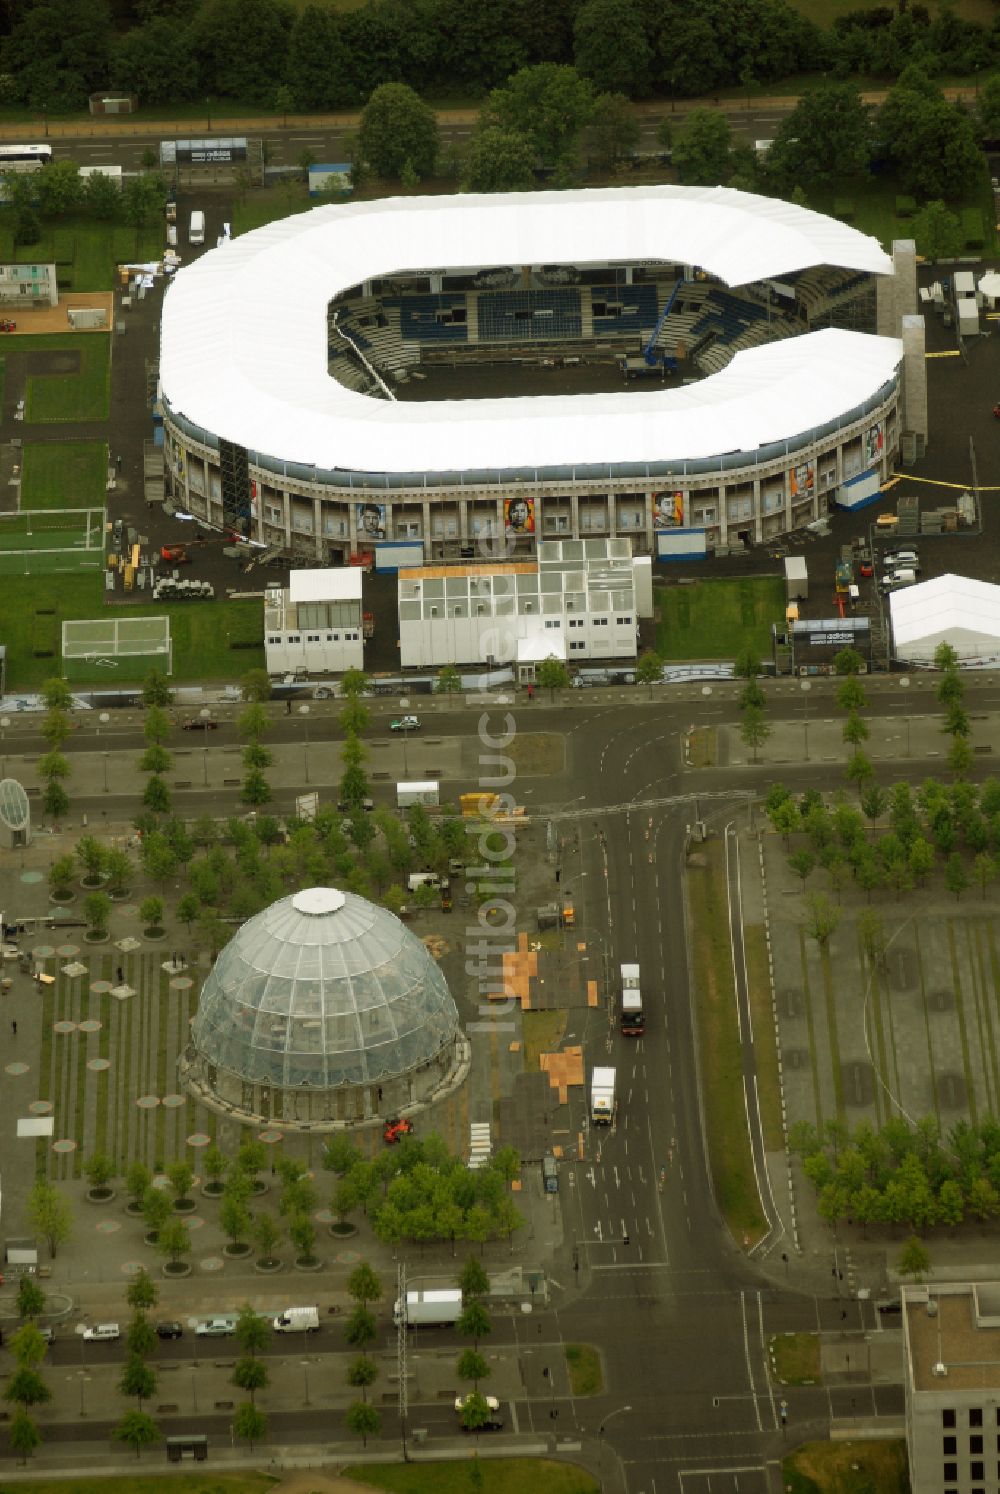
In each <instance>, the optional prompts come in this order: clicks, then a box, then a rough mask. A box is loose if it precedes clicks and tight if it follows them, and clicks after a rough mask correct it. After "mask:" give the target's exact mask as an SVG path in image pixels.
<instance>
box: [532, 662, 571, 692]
mask: <svg viewBox="0 0 1000 1494" xmlns="http://www.w3.org/2000/svg"><path fill="white" fill-rule="evenodd" d="M535 678H536V679H537V680H538V683H539V685H540V686H541V688H542V689H543V690H547V691H548V692H549V700H550V701H553V700H555V692H556V691H557V690H565V689H566V688H567V686H568V685H569V670H568V669H567V668H566V665H565V664H564V663H563V662H562V660H561V659H556V658H554V657H553V656H552V655H551V654H550V655H549V657H548V658H547V659H542V661H541V663H540V664H539V665H538V668H537V670H536V671H535Z"/></svg>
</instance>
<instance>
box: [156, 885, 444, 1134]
mask: <svg viewBox="0 0 1000 1494" xmlns="http://www.w3.org/2000/svg"><path fill="white" fill-rule="evenodd" d="M466 1046H467V1045H466V1044H465V1040H464V1038H463V1037H462V1034H461V1031H460V1029H459V1024H458V1010H457V1008H456V1006H455V1003H454V1001H453V1000H452V997H451V993H450V992H449V990H448V986H447V984H446V982H445V979H444V976H443V975H442V974H441V971H440V970H439V969H438V967H437V965H436V964H435V962H434V960H433V959H432V958H431V956H430V955H429V954H428V952H427V950H426V949H425V948H424V945H423V944H422V942H421V941H420V940H419V939H418V938H416V936H415V935H414V934H412V933H410V932H409V930H408V929H406V928H404V926H403V924H402V923H400V921H399V919H398V918H396V917H394V916H393V914H391V913H389V912H387V910H386V909H385V908H379V907H377V906H376V905H375V904H374V903H370V902H367V901H366V900H365V899H364V898H362V897H357V896H356V895H355V894H353V893H350V892H341V891H338V890H337V889H336V888H333V887H310V888H307V889H305V890H304V891H302V892H297V893H295V894H294V895H293V896H291V897H285V898H282V899H281V900H280V901H279V902H276V903H272V905H271V906H270V907H269V908H265V910H264V911H263V912H262V913H258V914H257V915H256V917H254V918H251V919H250V920H249V921H248V922H247V923H245V924H244V925H243V927H242V928H241V929H240V930H239V931H238V933H237V934H236V935H235V937H234V938H233V939H232V940H231V941H230V942H229V944H227V945H226V947H225V949H223V951H222V953H221V954H220V955H219V958H218V959H217V960H216V962H215V966H214V968H213V969H212V972H211V974H210V975H209V976H208V979H207V980H206V981H205V984H204V986H203V987H202V991H201V996H200V998H199V1002H198V1012H197V1015H196V1016H195V1018H194V1021H193V1023H192V1026H191V1041H190V1044H189V1046H188V1049H187V1051H186V1053H185V1055H184V1057H183V1058H182V1060H181V1065H182V1073H183V1078H184V1081H185V1082H186V1084H187V1086H188V1088H189V1089H190V1090H191V1091H192V1092H193V1093H194V1094H195V1095H196V1096H197V1097H198V1098H199V1099H202V1100H205V1101H206V1102H208V1103H209V1104H212V1105H213V1106H215V1107H216V1108H219V1109H222V1110H225V1111H226V1112H228V1113H236V1114H237V1115H241V1116H242V1117H244V1118H245V1119H247V1120H254V1121H266V1120H271V1119H273V1120H275V1121H281V1123H282V1124H283V1125H288V1126H294V1125H304V1126H309V1127H311V1128H312V1127H323V1126H328V1127H333V1126H337V1125H355V1124H363V1123H364V1122H365V1121H367V1120H371V1119H373V1118H374V1117H376V1116H383V1117H385V1116H388V1115H390V1114H391V1115H395V1114H398V1113H400V1112H402V1111H406V1110H407V1109H412V1108H413V1107H415V1106H419V1105H421V1104H425V1103H427V1102H428V1101H429V1100H430V1099H431V1098H433V1097H435V1094H436V1092H438V1091H440V1090H441V1089H442V1087H443V1088H448V1087H449V1086H450V1084H451V1083H453V1082H455V1075H456V1071H457V1070H460V1069H461V1068H462V1067H463V1056H464V1053H465V1051H466Z"/></svg>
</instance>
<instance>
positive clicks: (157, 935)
mask: <svg viewBox="0 0 1000 1494" xmlns="http://www.w3.org/2000/svg"><path fill="white" fill-rule="evenodd" d="M142 937H143V938H144V939H151V940H155V941H159V940H161V939H165V938H166V937H167V931H166V929H161V928H160V927H159V926H158V925H157V924H153V926H152V927H151V928H148V929H143V931H142Z"/></svg>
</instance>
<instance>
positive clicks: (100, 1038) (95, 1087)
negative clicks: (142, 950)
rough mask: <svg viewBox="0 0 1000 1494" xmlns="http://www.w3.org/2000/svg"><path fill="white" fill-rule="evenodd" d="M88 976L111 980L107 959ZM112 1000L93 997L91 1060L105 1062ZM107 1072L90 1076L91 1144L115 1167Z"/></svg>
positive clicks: (107, 957)
mask: <svg viewBox="0 0 1000 1494" xmlns="http://www.w3.org/2000/svg"><path fill="white" fill-rule="evenodd" d="M91 975H92V976H93V977H94V978H95V979H96V980H109V979H111V978H112V972H111V959H110V956H108V955H103V956H102V957H101V961H100V964H99V965H98V966H97V969H96V972H95V971H94V970H93V968H92V969H91ZM117 1004H118V1003H117V1002H116V1001H114V999H113V998H107V997H103V996H101V997H93V998H92V1000H91V1005H92V1008H93V1011H94V1014H95V1016H97V1017H98V1018H99V1020H100V1023H101V1026H100V1029H99V1031H98V1033H97V1042H96V1043H95V1044H94V1046H93V1049H92V1052H91V1057H93V1058H107V1056H108V1049H109V1047H110V1043H111V1030H110V1028H111V1007H112V1006H117ZM108 1072H109V1071H108V1070H107V1069H102V1070H99V1071H98V1072H97V1073H93V1072H91V1074H90V1086H91V1092H92V1095H93V1105H94V1138H95V1140H94V1144H95V1146H96V1147H97V1148H98V1150H99V1151H102V1152H104V1154H105V1155H106V1156H108V1157H111V1158H112V1159H113V1160H114V1163H115V1167H116V1168H117V1167H118V1148H117V1147H116V1146H115V1145H114V1144H113V1140H112V1138H109V1136H108Z"/></svg>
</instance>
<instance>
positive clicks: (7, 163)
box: [0, 145, 52, 171]
mask: <svg viewBox="0 0 1000 1494" xmlns="http://www.w3.org/2000/svg"><path fill="white" fill-rule="evenodd" d="M51 160H52V147H51V145H0V171H38V170H39V169H40V168H41V167H42V166H48V165H49V163H50V162H51Z"/></svg>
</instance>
